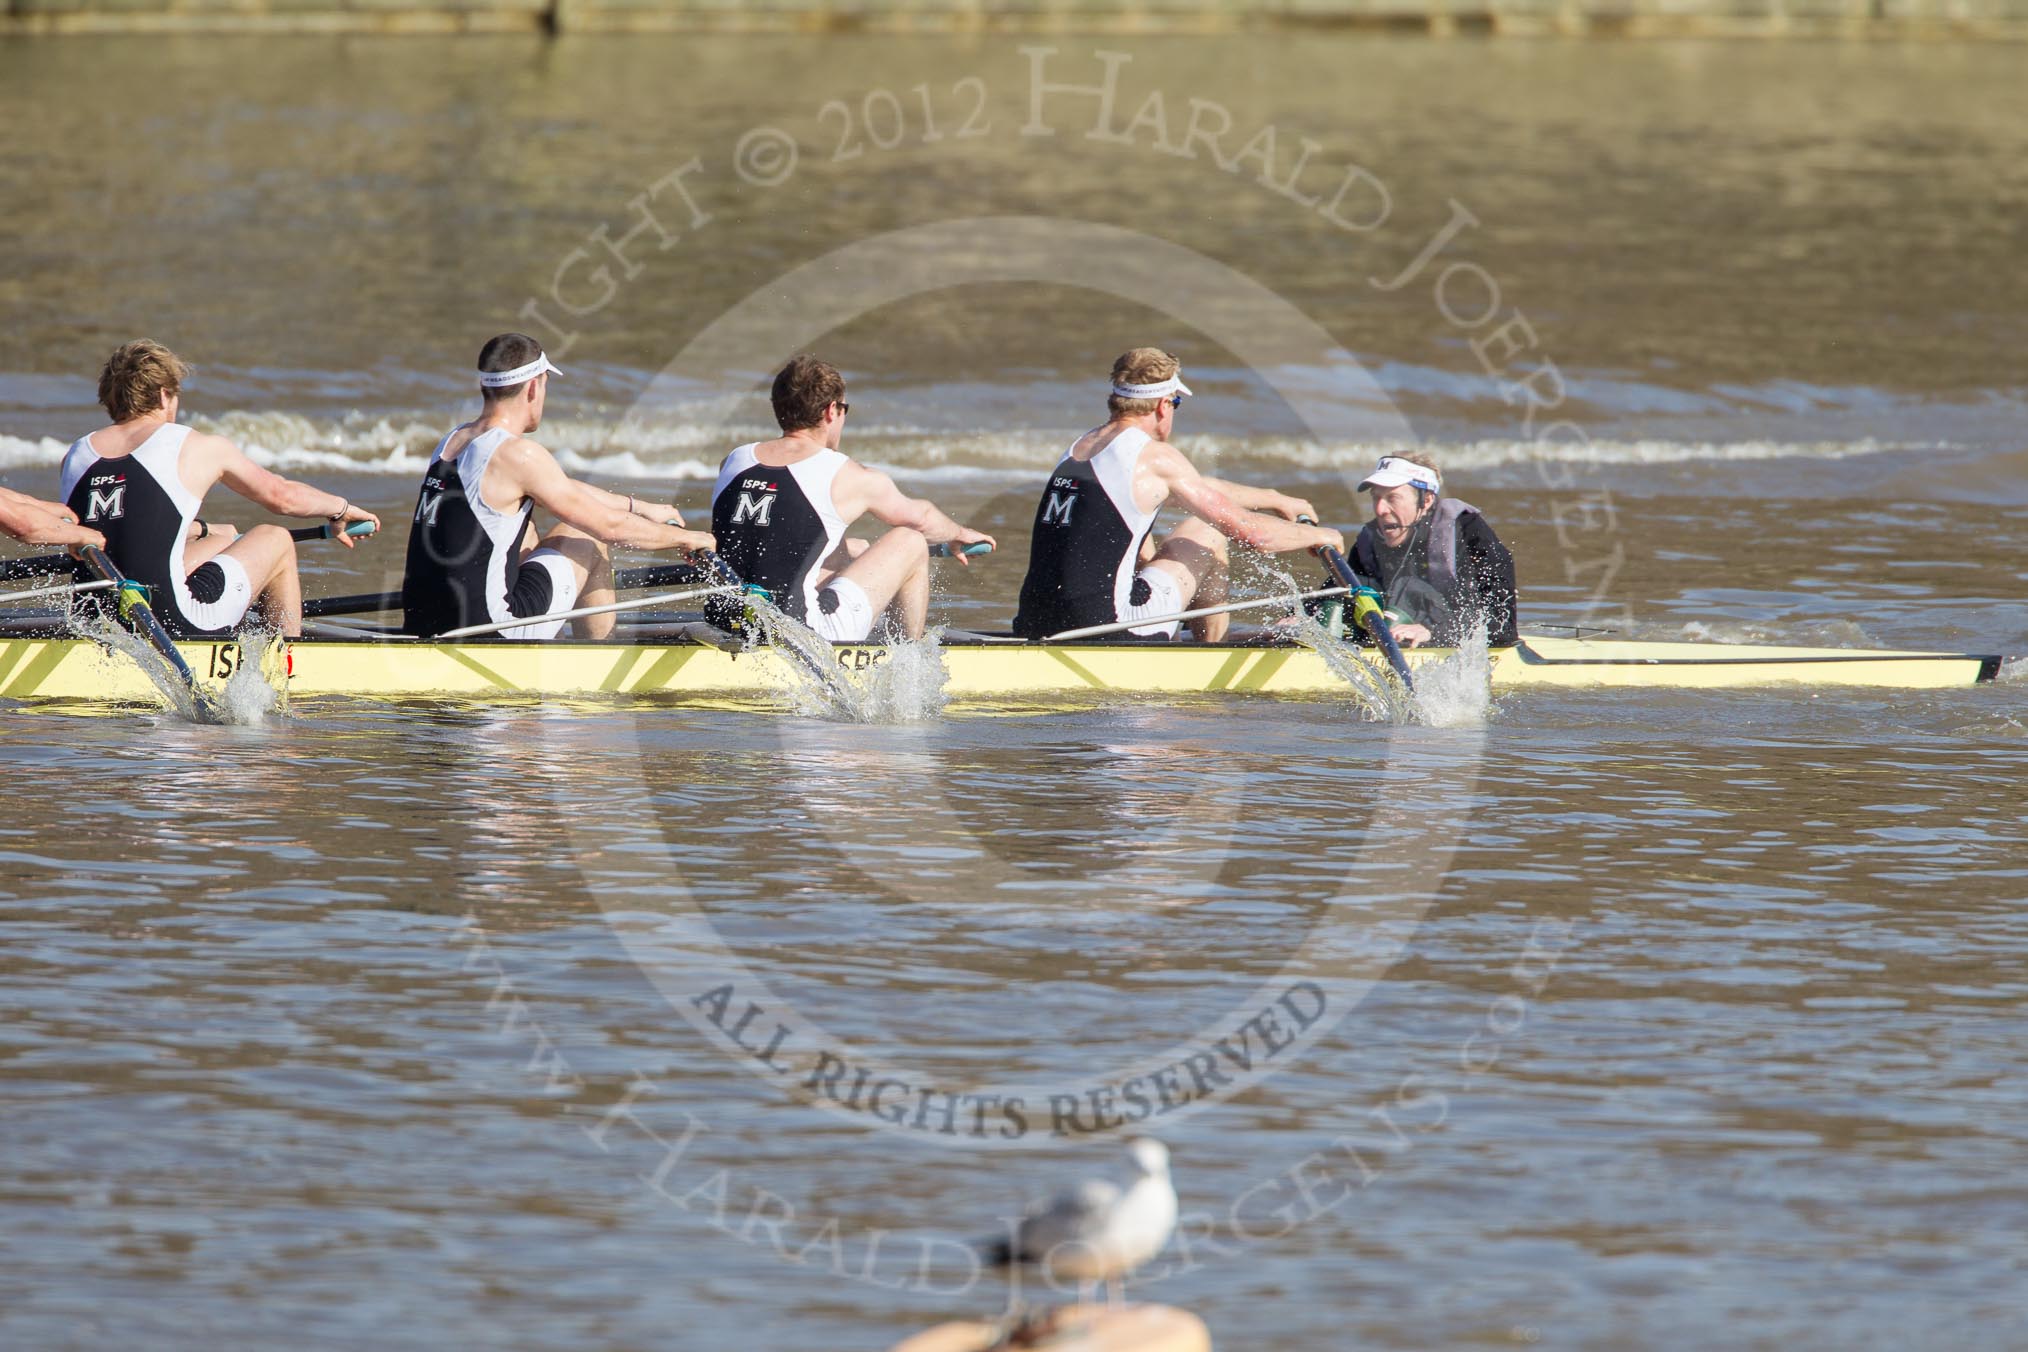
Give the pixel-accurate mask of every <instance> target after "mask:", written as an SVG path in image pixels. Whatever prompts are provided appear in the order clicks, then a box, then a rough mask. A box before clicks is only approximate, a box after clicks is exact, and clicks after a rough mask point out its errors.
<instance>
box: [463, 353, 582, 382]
mask: <svg viewBox="0 0 2028 1352" xmlns="http://www.w3.org/2000/svg"><path fill="white" fill-rule="evenodd" d="M562 374H563V371H562V370H561V368H559V367H555V366H551V365H550V364H549V354H548V353H547V352H538V353H536V354H535V360H534V361H532V362H529V363H528V364H527V365H526V366H517V367H515V368H514V369H513V370H511V371H481V372H479V384H481V385H482V386H484V387H485V388H487V389H489V390H502V389H505V388H507V387H508V386H509V385H519V384H520V383H521V382H522V381H524V380H533V379H535V377H537V376H546V375H556V376H560V375H562Z"/></svg>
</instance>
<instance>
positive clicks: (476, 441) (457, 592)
mask: <svg viewBox="0 0 2028 1352" xmlns="http://www.w3.org/2000/svg"><path fill="white" fill-rule="evenodd" d="M561 374H563V373H562V372H561V371H559V370H558V369H557V368H556V367H554V366H552V365H551V364H550V362H549V358H548V356H547V355H546V354H544V352H543V350H542V345H541V344H540V343H538V342H536V341H535V340H534V339H533V338H530V337H528V336H527V335H526V334H520V333H503V334H501V335H499V336H498V337H496V338H493V339H491V340H489V341H488V342H487V343H486V345H485V346H484V347H483V348H481V349H480V350H479V395H480V398H481V399H482V400H483V401H484V403H483V407H482V408H481V409H480V411H479V416H478V417H477V418H474V419H473V420H472V421H471V422H468V423H464V424H461V425H460V426H458V427H455V428H453V429H451V431H450V433H449V434H448V435H447V436H445V437H444V439H443V440H442V441H440V442H438V443H437V447H436V450H435V451H433V452H432V453H431V455H430V463H429V468H428V470H427V471H425V472H424V474H423V482H422V491H421V493H420V494H418V496H417V499H416V508H415V520H414V521H413V523H412V524H411V525H410V526H409V533H408V561H407V566H406V569H405V571H404V574H403V578H402V586H401V603H402V608H403V610H404V611H405V612H406V613H405V616H404V621H403V625H402V628H403V632H405V633H410V634H415V635H418V636H420V637H424V638H429V637H433V636H435V635H437V634H441V633H443V632H444V631H446V630H449V629H462V628H465V627H466V626H469V625H480V624H498V623H499V622H501V621H503V620H515V619H522V618H526V619H528V620H529V621H530V623H528V624H525V625H516V626H515V627H514V628H512V629H506V630H502V631H501V636H502V637H503V638H510V639H546V638H554V637H556V635H557V634H558V633H560V632H561V631H562V629H563V626H564V624H565V623H566V622H565V621H564V620H562V619H545V618H544V617H545V616H552V615H555V614H556V613H557V612H559V611H565V610H572V609H578V608H589V607H594V606H603V605H610V604H611V603H612V601H613V567H612V550H611V547H612V546H613V545H624V546H626V547H628V548H631V549H648V550H661V549H680V550H686V551H691V552H695V551H699V550H708V549H710V548H711V547H712V539H711V537H710V536H709V535H707V534H705V533H704V532H703V531H695V530H685V529H684V528H683V515H682V513H680V512H678V511H677V510H676V509H675V508H674V507H672V506H670V505H669V504H668V503H664V502H649V501H647V500H645V499H642V498H636V497H632V496H630V495H628V494H625V493H609V492H607V491H606V490H605V489H603V488H595V487H593V486H592V485H591V484H588V483H584V482H582V481H580V480H577V479H573V478H571V477H570V476H569V475H568V474H565V473H564V472H563V467H562V466H561V465H559V464H557V462H556V457H555V456H554V455H552V454H551V453H550V452H549V450H548V449H547V448H546V447H544V446H543V445H542V443H540V442H538V441H536V440H535V439H534V438H533V437H531V436H530V435H529V434H530V433H532V432H534V431H535V429H536V428H538V427H540V426H541V425H542V408H543V401H544V399H545V398H546V396H547V395H548V392H549V377H550V376H552V375H561ZM538 506H539V507H541V508H543V510H545V511H548V512H551V513H553V514H554V515H555V516H556V517H557V518H558V522H559V524H558V525H557V526H555V527H554V528H553V529H551V530H550V532H549V533H548V534H547V535H543V536H541V537H539V538H538V536H537V534H536V530H535V524H534V520H533V518H534V516H535V509H536V508H537V507H538ZM613 620H614V617H613V615H612V613H611V612H610V611H608V612H606V613H604V614H599V615H589V616H582V617H580V618H578V619H576V620H572V621H569V623H570V624H571V625H572V627H573V628H572V632H573V633H574V634H575V636H576V637H578V638H586V639H599V638H605V637H607V636H608V635H610V634H611V633H612V632H613Z"/></svg>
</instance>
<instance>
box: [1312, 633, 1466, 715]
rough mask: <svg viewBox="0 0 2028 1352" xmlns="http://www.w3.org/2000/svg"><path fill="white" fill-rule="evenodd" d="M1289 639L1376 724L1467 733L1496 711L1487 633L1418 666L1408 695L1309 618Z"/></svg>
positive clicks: (1360, 652) (1373, 663) (1358, 652)
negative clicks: (1334, 678) (1464, 730)
mask: <svg viewBox="0 0 2028 1352" xmlns="http://www.w3.org/2000/svg"><path fill="white" fill-rule="evenodd" d="M1289 634H1290V636H1291V637H1292V638H1294V639H1295V640H1296V642H1298V643H1300V644H1302V645H1303V646H1304V647H1306V648H1308V649H1310V650H1311V651H1312V652H1314V653H1316V654H1317V656H1319V657H1321V658H1323V659H1324V665H1325V666H1327V667H1329V668H1330V669H1331V672H1332V674H1333V675H1335V676H1337V677H1338V679H1340V680H1342V681H1344V682H1345V684H1346V685H1347V686H1348V687H1349V688H1350V689H1351V691H1352V693H1353V694H1355V695H1357V696H1358V698H1359V701H1360V703H1361V704H1362V705H1363V706H1364V711H1365V714H1366V717H1367V718H1368V719H1370V720H1372V721H1373V722H1377V723H1394V724H1397V725H1402V726H1406V725H1409V724H1417V725H1420V726H1422V727H1426V728H1469V727H1477V726H1479V725H1481V724H1483V723H1484V722H1485V721H1486V716H1487V714H1488V713H1489V712H1490V711H1491V710H1492V707H1493V664H1492V661H1491V659H1490V657H1489V656H1488V653H1487V644H1486V629H1485V626H1484V625H1483V624H1479V625H1474V626H1473V628H1472V632H1471V634H1470V636H1469V637H1467V638H1466V639H1465V641H1464V642H1463V643H1461V644H1459V645H1458V646H1457V648H1456V649H1455V650H1454V651H1452V652H1450V653H1448V654H1446V655H1445V656H1443V657H1439V658H1436V659H1435V660H1433V661H1424V662H1419V663H1416V664H1414V666H1413V675H1414V677H1415V688H1414V689H1413V690H1406V689H1403V688H1402V685H1401V682H1399V681H1397V680H1395V679H1394V677H1393V674H1392V673H1391V672H1388V671H1386V670H1385V669H1383V668H1382V667H1381V666H1380V665H1379V664H1378V663H1377V662H1376V661H1371V660H1368V657H1367V655H1366V653H1365V651H1364V650H1360V649H1355V648H1352V647H1350V646H1349V645H1347V644H1346V643H1344V642H1343V641H1341V640H1339V639H1335V638H1332V637H1331V635H1330V632H1329V631H1328V630H1326V629H1325V628H1324V627H1323V626H1322V625H1321V624H1318V623H1317V621H1316V620H1315V619H1313V618H1311V617H1310V616H1308V615H1300V616H1298V617H1297V619H1296V621H1295V623H1294V625H1293V626H1292V627H1291V628H1290V630H1289Z"/></svg>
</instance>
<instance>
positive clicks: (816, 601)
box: [711, 442, 874, 643]
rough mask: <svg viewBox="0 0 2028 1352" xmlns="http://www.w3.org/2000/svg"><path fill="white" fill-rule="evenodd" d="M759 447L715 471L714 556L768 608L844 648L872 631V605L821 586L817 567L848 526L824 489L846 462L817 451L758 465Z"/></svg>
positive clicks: (860, 593)
mask: <svg viewBox="0 0 2028 1352" xmlns="http://www.w3.org/2000/svg"><path fill="white" fill-rule="evenodd" d="M759 445H760V443H759V442H749V443H747V444H746V445H744V446H740V447H737V448H736V449H734V450H733V452H732V453H731V454H730V455H728V456H726V457H725V461H724V463H722V464H721V465H720V466H719V467H718V483H717V485H716V486H715V487H714V488H713V489H712V490H711V533H712V535H713V536H715V537H716V538H717V540H718V552H719V556H720V557H721V558H723V559H724V560H725V561H726V563H727V564H729V565H730V566H731V568H732V571H733V572H734V573H735V574H737V575H738V576H739V578H740V579H741V580H742V581H744V582H746V583H748V584H749V585H751V586H757V587H765V588H766V589H767V592H768V595H769V597H770V598H771V599H772V600H773V602H774V604H775V605H776V606H777V607H778V608H779V609H781V610H782V611H783V612H784V613H786V614H788V615H789V616H791V617H793V618H795V619H798V620H801V621H802V622H803V623H805V624H807V625H809V626H810V627H811V628H812V629H814V630H816V631H817V632H818V633H819V634H821V635H823V636H824V637H825V638H827V639H830V640H832V641H833V642H841V643H852V642H857V641H858V640H860V639H863V638H865V637H866V636H867V635H868V634H869V633H871V632H872V629H873V618H874V616H873V604H872V601H871V599H870V598H869V597H868V596H867V595H866V592H865V590H864V589H863V588H861V587H860V586H859V584H858V583H856V582H854V581H853V580H852V579H851V578H847V577H832V578H831V579H830V580H829V581H824V580H822V579H823V572H822V566H823V563H824V560H825V559H827V558H829V557H831V554H832V552H833V551H835V550H836V549H837V548H838V546H839V544H840V543H841V542H843V540H844V539H845V529H846V527H847V526H848V525H849V524H850V523H849V522H847V521H846V520H845V518H844V516H843V515H841V514H840V513H839V511H838V506H837V503H836V502H835V501H834V500H833V498H832V495H831V486H832V483H833V481H834V480H836V479H837V477H838V471H839V470H841V469H843V468H845V466H846V465H848V464H850V463H851V461H850V460H849V459H848V458H847V457H846V456H845V454H844V453H843V452H841V451H835V450H828V449H826V450H819V451H817V452H816V453H815V454H814V455H810V456H807V457H805V458H803V459H801V460H798V461H796V462H795V463H794V464H790V465H763V464H762V463H761V462H760V460H759V458H758V457H757V456H756V455H755V453H754V452H755V449H756V448H757V447H758V446H759Z"/></svg>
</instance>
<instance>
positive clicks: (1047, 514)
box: [1038, 475, 1077, 526]
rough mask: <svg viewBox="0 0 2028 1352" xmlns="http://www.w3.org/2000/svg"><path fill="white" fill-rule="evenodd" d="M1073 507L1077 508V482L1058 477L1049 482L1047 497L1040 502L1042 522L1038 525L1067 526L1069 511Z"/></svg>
mask: <svg viewBox="0 0 2028 1352" xmlns="http://www.w3.org/2000/svg"><path fill="white" fill-rule="evenodd" d="M1075 506H1077V480H1075V479H1066V478H1064V477H1063V476H1061V475H1058V476H1057V477H1056V478H1053V479H1051V480H1050V481H1049V496H1047V497H1045V498H1044V499H1043V500H1042V520H1041V521H1040V522H1039V523H1038V524H1040V525H1044V526H1068V525H1069V524H1070V510H1071V508H1073V507H1075Z"/></svg>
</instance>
